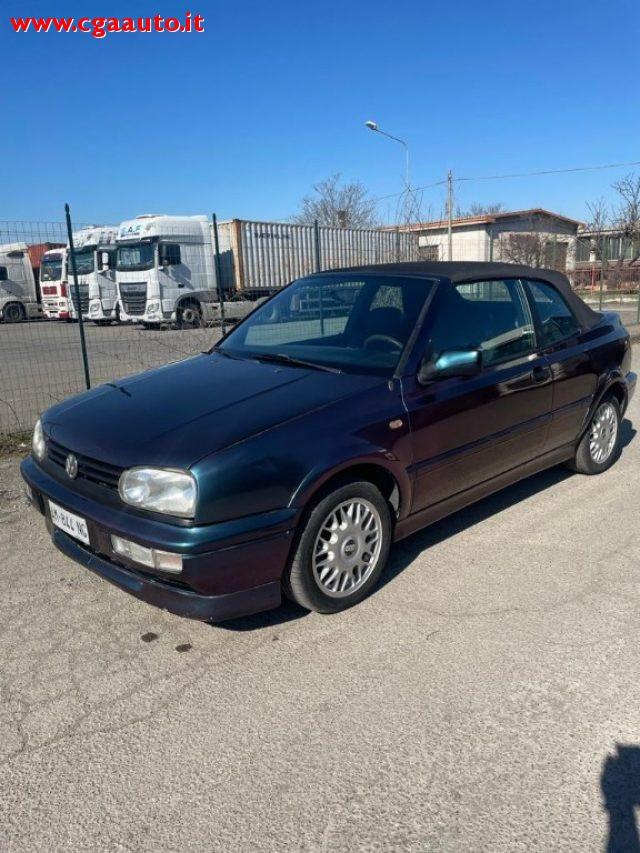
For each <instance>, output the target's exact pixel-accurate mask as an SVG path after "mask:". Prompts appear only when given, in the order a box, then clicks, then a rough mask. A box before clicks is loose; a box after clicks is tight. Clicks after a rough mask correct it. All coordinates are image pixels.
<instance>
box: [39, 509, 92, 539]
mask: <svg viewBox="0 0 640 853" xmlns="http://www.w3.org/2000/svg"><path fill="white" fill-rule="evenodd" d="M49 512H50V513H51V521H52V522H53V523H54V524H55V526H56V527H59V528H60V530H64V532H65V533H68V534H69V536H73V538H74V539H79V540H80V541H81V542H84V543H86V544H87V545H89V544H90V542H89V528H88V527H87V522H86V521H85V520H84V518H80V516H79V515H74V514H73V513H72V512H69V511H68V510H66V509H62V507H61V506H58V504H54V502H53V501H49Z"/></svg>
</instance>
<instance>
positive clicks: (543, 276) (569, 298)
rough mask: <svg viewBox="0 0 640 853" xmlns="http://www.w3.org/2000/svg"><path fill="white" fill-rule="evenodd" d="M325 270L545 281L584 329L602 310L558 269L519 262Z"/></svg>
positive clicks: (453, 280) (406, 264)
mask: <svg viewBox="0 0 640 853" xmlns="http://www.w3.org/2000/svg"><path fill="white" fill-rule="evenodd" d="M327 272H332V273H333V272H358V273H386V274H387V275H410V276H418V277H424V278H437V279H439V280H440V281H446V282H450V283H452V284H460V283H461V282H466V281H493V280H495V279H498V278H526V279H533V280H534V281H544V282H547V284H550V285H552V286H553V287H555V288H556V289H557V290H558V291H559V292H560V294H561V295H562V296H563V297H564V299H565V301H566V302H567V304H568V305H569V307H570V308H571V310H572V311H573V314H574V315H575V318H576V320H577V321H578V323H579V324H580V326H581V327H582V328H583V329H590V328H591V327H592V326H595V325H596V323H598V322H599V321H600V320H601V319H602V314H599V313H598V312H597V311H594V310H593V309H591V308H589V306H588V305H587V304H586V302H583V301H582V299H580V297H579V296H578V295H577V294H576V293H574V291H573V290H572V288H571V284H570V283H569V279H568V278H567V277H566V275H563V274H562V273H561V272H557V270H547V269H538V268H536V267H527V266H524V265H522V264H500V263H492V262H489V263H487V262H481V261H405V262H404V263H398V264H370V265H367V266H360V267H343V268H342V269H338V270H327Z"/></svg>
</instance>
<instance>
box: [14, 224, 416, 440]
mask: <svg viewBox="0 0 640 853" xmlns="http://www.w3.org/2000/svg"><path fill="white" fill-rule="evenodd" d="M234 223H237V224H234ZM152 225H153V223H152V222H151V220H149V221H145V220H144V219H142V220H136V221H135V223H134V225H132V226H130V227H131V228H132V229H135V228H138V226H139V228H140V231H139V233H138V234H137V235H136V234H135V233H132V234H131V237H132V239H131V241H130V242H125V243H122V245H123V246H125V247H129V248H126V249H124V250H123V251H122V252H121V256H120V260H119V262H118V261H117V257H116V254H115V245H114V241H113V239H112V237H113V234H112V233H110V231H109V227H108V226H105V225H104V223H101V224H100V226H96V225H91V224H88V223H77V222H73V223H71V221H69V223H67V222H65V221H60V222H7V221H4V222H1V221H0V312H1V313H2V315H3V316H2V320H1V321H0V359H1V362H0V363H1V365H2V369H1V373H0V434H5V435H6V434H11V433H19V432H22V431H27V430H30V429H31V428H32V426H33V424H34V422H35V420H36V418H37V417H38V415H39V414H40V412H42V410H43V409H46V408H47V407H48V406H51V405H53V404H54V403H56V402H59V401H61V400H63V399H65V398H66V397H69V396H72V395H74V394H77V393H79V392H81V391H83V390H85V389H86V387H87V386H88V385H90V386H91V387H95V386H97V385H100V384H102V383H105V382H111V381H114V380H116V379H118V378H120V377H123V376H127V375H131V374H134V373H138V372H140V371H144V370H147V369H150V368H154V367H157V366H160V365H162V364H167V363H169V362H172V361H176V360H178V359H182V358H185V357H188V356H191V355H195V354H197V353H199V352H202V351H203V350H206V349H209V348H210V347H211V346H212V345H213V344H215V342H216V341H217V340H218V339H219V338H220V336H221V334H222V324H223V322H224V323H227V324H228V323H232V322H234V321H235V320H236V319H239V318H240V317H241V316H243V315H244V314H246V313H248V311H249V310H251V309H252V308H253V307H254V302H250V301H248V300H247V299H246V296H247V295H248V296H250V297H252V298H253V299H255V298H256V297H259V296H260V295H262V294H266V293H268V292H270V291H271V290H272V289H273V288H274V287H280V286H282V285H284V284H286V283H287V282H288V281H289V280H291V279H293V278H295V277H297V276H299V275H304V274H307V273H311V272H314V271H316V270H319V269H329V268H337V267H342V266H349V265H359V264H367V263H381V262H384V261H409V260H416V259H417V258H418V251H417V237H416V236H415V235H411V234H401V233H400V232H399V230H397V229H396V230H395V231H394V230H386V229H385V230H383V229H380V230H379V231H376V230H366V231H363V232H354V231H349V230H343V231H342V233H336V232H340V229H324V228H317V227H315V228H314V227H313V226H292V225H288V226H281V225H278V224H274V223H255V222H253V223H248V222H241V223H239V221H237V220H235V221H234V222H232V223H228V224H222V223H221V227H220V228H219V230H218V238H219V254H216V239H215V237H216V233H215V231H214V230H213V229H211V224H210V222H209V221H207V223H206V227H205V226H204V225H202V224H201V225H198V224H197V223H193V224H192V225H193V227H191V224H188V226H189V227H188V229H187V230H189V229H191V232H194V231H197V229H198V228H201V230H202V233H203V234H205V235H207V234H208V235H209V236H208V240H209V242H207V243H206V245H205V251H204V252H202V251H201V252H199V253H194V254H193V255H192V257H191V259H190V260H189V263H188V264H185V263H177V261H183V262H184V261H185V260H186V256H187V255H188V253H189V252H190V251H191V248H192V247H191V246H190V241H191V243H193V242H194V241H195V240H196V237H195V236H194V233H187V234H185V233H184V232H185V226H184V224H183V225H182V226H179V225H172V223H171V222H170V221H169V222H167V221H165V222H164V224H163V228H164V232H163V233H164V236H165V238H168V240H166V239H165V241H164V242H165V243H168V246H167V248H166V249H164V250H163V251H164V254H162V253H161V256H159V255H158V254H157V253H158V252H159V251H160V250H159V249H158V248H157V246H158V243H157V242H155V243H153V242H152V241H151V238H148V236H147V235H148V234H151V233H152V230H149V229H151V227H152ZM172 228H173V229H174V232H175V242H174V244H171V235H172ZM113 230H114V231H115V229H113ZM97 231H98V232H100V233H99V236H98V237H96V236H95V234H96V232H97ZM227 232H228V233H229V235H230V237H229V240H227V236H226V233H227ZM234 232H235V236H234V237H233V238H234V239H237V237H238V235H240V240H241V243H240V244H237V245H236V246H235V247H234V246H232V245H231V242H230V239H231V236H233V234H234ZM69 233H71V234H72V235H73V237H74V238H75V242H76V245H75V247H74V249H75V250H74V252H73V253H71V252H70V251H69V250H68V245H69ZM87 235H89V237H90V238H91V239H92V240H93V243H92V244H91V246H90V248H87V247H86V246H87V244H86V242H85V241H86V238H87ZM265 235H269V236H268V237H267V236H265ZM274 235H275V236H274ZM220 238H221V239H220ZM145 240H148V243H145ZM96 241H98V244H96ZM100 241H102V243H100ZM225 241H226V242H225ZM118 245H121V242H120V241H119V242H118ZM140 245H143V246H144V245H154V246H155V247H156V248H155V249H154V250H153V251H155V252H156V254H155V258H153V259H151V260H149V261H148V263H147V258H146V256H145V251H146V250H141V249H140V248H139V247H140ZM180 253H182V257H181V258H180ZM149 257H151V255H150V256H149ZM117 263H118V264H119V269H118V285H117V288H116V281H115V278H116V269H115V267H116V264H117ZM151 263H153V264H155V267H156V272H155V274H156V278H157V276H158V275H159V274H161V275H163V276H166V280H167V281H169V282H171V284H172V286H174V289H175V293H176V294H178V299H177V302H178V310H177V311H176V305H175V304H167V300H163V299H159V304H158V306H157V310H158V311H159V314H157V315H155V316H154V317H153V318H152V319H153V320H154V322H149V319H150V317H149V314H148V312H147V309H148V307H149V305H151V303H152V301H153V300H152V296H151V292H150V290H149V288H148V286H147V284H144V283H143V282H144V280H145V277H146V278H149V276H148V270H147V269H143V268H144V267H148V266H149V264H151ZM74 265H75V267H76V269H75V273H76V275H75V276H74V269H73V267H74ZM120 267H124V268H125V269H124V271H121V269H120ZM216 268H217V270H218V276H217V279H216V276H215V273H213V272H212V271H213V270H215V269H216ZM185 270H186V272H185ZM76 279H77V284H78V286H77V288H76ZM218 282H219V283H220V284H221V286H222V289H223V294H222V296H223V299H222V300H220V299H219V293H218V290H217V287H218ZM96 289H99V290H100V294H99V297H100V298H98V299H95V298H93V297H94V296H95V295H96V294H95V293H94V292H93V291H96ZM172 300H173V303H175V302H176V299H175V298H174V297H172ZM199 300H201V302H199ZM98 303H100V304H98ZM200 305H202V306H208V310H201V308H200ZM221 306H222V307H221ZM152 307H153V306H152ZM7 308H8V309H9V310H7ZM94 308H95V309H96V311H95V313H92V312H93V310H94ZM172 308H173V310H172ZM145 312H147V313H145ZM46 315H48V316H46ZM223 315H224V316H223ZM83 316H84V319H83V320H82V317H83ZM124 321H126V322H124Z"/></svg>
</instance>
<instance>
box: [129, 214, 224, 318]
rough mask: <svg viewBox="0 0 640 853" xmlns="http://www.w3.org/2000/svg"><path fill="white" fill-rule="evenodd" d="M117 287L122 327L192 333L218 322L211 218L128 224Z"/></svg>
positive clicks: (149, 218) (151, 218)
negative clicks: (180, 329)
mask: <svg viewBox="0 0 640 853" xmlns="http://www.w3.org/2000/svg"><path fill="white" fill-rule="evenodd" d="M116 282H117V287H118V299H119V303H120V319H121V320H122V321H123V322H137V323H142V324H143V325H144V326H147V327H153V326H160V325H162V324H172V323H173V324H177V325H178V326H181V327H189V326H200V325H202V324H203V323H206V322H208V321H212V320H214V319H215V313H216V312H215V311H214V307H213V306H214V303H215V302H217V301H218V295H217V286H216V275H215V264H214V256H213V246H212V242H211V228H210V225H209V221H208V220H207V217H206V216H166V215H160V214H145V215H143V216H138V217H136V219H130V220H128V221H126V222H123V223H122V224H121V225H120V227H119V229H118V235H117V257H116Z"/></svg>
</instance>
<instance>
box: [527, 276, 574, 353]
mask: <svg viewBox="0 0 640 853" xmlns="http://www.w3.org/2000/svg"><path fill="white" fill-rule="evenodd" d="M528 285H529V290H530V292H531V296H532V297H533V301H534V302H535V306H536V311H537V312H538V317H539V318H540V344H541V346H543V347H548V346H550V345H551V344H555V343H557V342H558V341H562V340H564V339H565V338H569V337H571V335H576V334H578V332H579V331H580V326H579V325H578V323H577V321H576V318H575V317H574V316H573V314H572V313H571V309H570V308H569V306H568V305H567V303H566V302H565V301H564V299H563V298H562V296H560V294H559V293H558V291H557V290H556V289H555V287H552V286H551V285H550V284H545V283H544V282H541V281H529V282H528Z"/></svg>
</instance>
